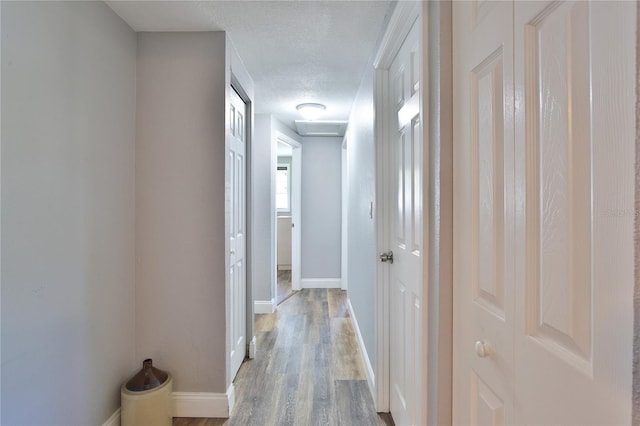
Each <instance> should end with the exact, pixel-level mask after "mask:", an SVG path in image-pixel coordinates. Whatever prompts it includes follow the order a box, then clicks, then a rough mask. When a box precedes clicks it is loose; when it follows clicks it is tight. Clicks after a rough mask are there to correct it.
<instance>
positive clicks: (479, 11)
mask: <svg viewBox="0 0 640 426" xmlns="http://www.w3.org/2000/svg"><path fill="white" fill-rule="evenodd" d="M453 12H454V28H455V33H454V123H456V124H455V126H454V171H455V172H454V206H455V211H454V250H455V252H454V298H455V302H454V329H455V336H454V371H455V375H454V411H453V420H454V423H456V424H474V425H475V424H505V423H506V424H512V423H513V420H514V417H513V368H514V360H513V327H514V310H513V300H514V299H513V298H514V292H513V291H514V287H513V282H514V277H513V274H514V269H513V259H514V258H513V238H514V237H513V220H514V211H513V184H514V182H513V161H514V158H513V152H514V151H513V149H514V147H513V132H514V127H513V126H514V123H513V71H512V70H513V53H512V52H513V42H512V33H513V24H512V13H513V5H512V3H508V2H489V1H485V2H454V4H453ZM483 351H484V352H483Z"/></svg>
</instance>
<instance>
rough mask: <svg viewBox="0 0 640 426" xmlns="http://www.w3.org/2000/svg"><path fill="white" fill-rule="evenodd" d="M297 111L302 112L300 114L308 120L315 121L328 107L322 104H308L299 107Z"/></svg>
mask: <svg viewBox="0 0 640 426" xmlns="http://www.w3.org/2000/svg"><path fill="white" fill-rule="evenodd" d="M296 109H297V110H298V111H300V114H302V116H303V117H304V118H306V119H307V120H315V119H316V118H318V117H319V116H320V114H322V111H324V110H325V109H327V107H326V106H324V105H322V104H317V103H313V102H308V103H304V104H300V105H298V106H297V107H296Z"/></svg>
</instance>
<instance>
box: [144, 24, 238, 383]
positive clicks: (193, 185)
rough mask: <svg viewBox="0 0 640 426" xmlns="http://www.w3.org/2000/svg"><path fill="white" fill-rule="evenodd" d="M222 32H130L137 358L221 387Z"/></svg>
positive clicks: (181, 377) (185, 379)
mask: <svg viewBox="0 0 640 426" xmlns="http://www.w3.org/2000/svg"><path fill="white" fill-rule="evenodd" d="M225 69H226V68H225V34H224V33H222V32H199V33H139V34H138V62H137V96H138V98H137V140H136V261H137V263H136V356H137V357H138V359H142V358H144V357H151V358H154V361H155V362H156V363H157V364H158V366H159V367H160V368H166V369H168V370H170V371H171V372H172V373H173V376H174V391H189V392H224V391H226V384H225V374H226V372H225V203H224V200H225V186H224V185H225V127H226V126H225V89H226V85H225Z"/></svg>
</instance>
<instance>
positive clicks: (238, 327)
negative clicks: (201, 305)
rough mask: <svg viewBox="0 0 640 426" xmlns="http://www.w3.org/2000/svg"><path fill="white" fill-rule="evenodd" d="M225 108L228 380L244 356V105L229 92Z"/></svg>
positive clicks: (235, 94) (234, 94)
mask: <svg viewBox="0 0 640 426" xmlns="http://www.w3.org/2000/svg"><path fill="white" fill-rule="evenodd" d="M230 92H231V105H230V106H229V108H230V110H229V115H230V119H229V130H230V133H231V138H230V146H229V159H228V167H229V173H230V176H231V188H230V196H231V203H230V205H231V212H230V214H229V218H230V224H229V228H230V235H229V265H230V266H229V268H230V270H229V280H230V293H231V294H230V299H231V311H232V312H231V316H230V321H231V323H230V324H229V329H228V332H229V334H230V347H231V353H230V359H231V366H230V368H231V377H232V378H233V377H235V375H236V373H237V372H238V369H239V368H240V365H241V364H242V361H243V360H244V358H245V355H246V343H247V342H246V329H247V327H246V294H247V293H246V264H245V253H246V167H245V166H246V157H245V154H246V120H245V116H246V109H247V108H246V105H245V103H244V101H243V100H242V99H241V98H240V96H239V95H238V94H237V93H236V91H235V90H233V88H231V90H230Z"/></svg>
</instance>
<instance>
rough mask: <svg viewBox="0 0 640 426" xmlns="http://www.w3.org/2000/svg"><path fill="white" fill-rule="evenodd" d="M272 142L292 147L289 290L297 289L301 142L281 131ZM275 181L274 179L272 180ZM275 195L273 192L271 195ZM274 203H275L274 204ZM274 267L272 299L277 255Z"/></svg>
mask: <svg viewBox="0 0 640 426" xmlns="http://www.w3.org/2000/svg"><path fill="white" fill-rule="evenodd" d="M273 143H274V144H276V146H277V144H278V143H283V144H285V145H289V146H290V147H291V149H292V154H291V168H290V169H289V173H290V177H291V200H290V203H291V227H292V229H291V290H293V291H297V290H300V289H301V288H302V287H301V283H300V280H301V276H302V274H301V272H302V271H301V270H300V268H301V266H302V262H301V259H302V253H301V250H302V232H301V231H302V212H301V211H300V210H301V208H302V144H301V143H300V142H298V141H296V140H294V139H292V138H290V137H289V136H287V135H285V134H284V133H282V132H279V131H276V132H275V140H274V142H273ZM277 163H278V156H277V155H276V156H275V158H274V164H273V165H272V169H273V171H272V174H273V176H274V179H275V175H276V170H277V167H278V164H277ZM274 182H275V180H274ZM273 196H274V197H275V193H274V195H273ZM274 205H275V204H274ZM274 214H275V219H274V220H275V227H276V230H277V229H278V213H277V212H275V213H274ZM273 249H274V253H278V232H276V233H275V236H274V240H273ZM272 267H273V268H274V269H275V275H276V276H275V280H272V281H273V284H272V288H271V297H272V299H273V300H276V299H277V294H278V293H277V291H278V289H277V285H278V265H277V255H276V264H275V265H272Z"/></svg>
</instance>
